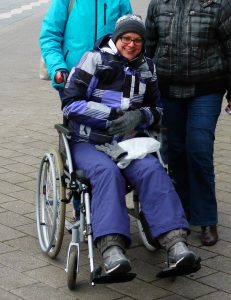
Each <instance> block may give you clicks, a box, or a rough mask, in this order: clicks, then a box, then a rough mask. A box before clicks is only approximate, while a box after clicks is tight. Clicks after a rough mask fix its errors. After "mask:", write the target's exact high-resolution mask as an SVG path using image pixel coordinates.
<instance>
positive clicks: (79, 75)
mask: <svg viewBox="0 0 231 300" xmlns="http://www.w3.org/2000/svg"><path fill="white" fill-rule="evenodd" d="M98 58H99V56H98V53H94V52H87V53H86V54H85V55H84V56H83V57H82V59H81V60H80V62H79V64H78V65H77V67H76V68H74V69H73V70H72V72H71V74H70V76H69V78H68V81H67V83H66V86H65V89H64V96H63V98H62V109H63V114H64V116H65V117H66V118H67V119H74V120H75V121H77V122H78V123H81V124H84V125H86V126H90V127H92V128H95V129H105V128H107V122H108V121H109V120H113V119H114V118H116V116H117V113H116V111H115V110H114V109H112V108H110V107H109V106H107V105H105V104H102V103H98V102H95V101H92V100H91V99H92V98H91V97H92V95H91V94H92V91H93V90H94V88H95V87H96V85H97V83H98V78H96V77H95V75H94V73H95V70H96V66H97V60H98Z"/></svg>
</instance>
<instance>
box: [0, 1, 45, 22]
mask: <svg viewBox="0 0 231 300" xmlns="http://www.w3.org/2000/svg"><path fill="white" fill-rule="evenodd" d="M48 2H50V0H38V1H37V2H31V3H29V4H27V5H22V6H21V7H19V8H14V9H12V10H11V11H9V12H6V13H2V14H0V20H5V19H9V18H11V17H13V16H14V15H19V14H21V13H23V12H24V11H26V10H31V9H33V7H35V6H40V5H42V4H46V3H48Z"/></svg>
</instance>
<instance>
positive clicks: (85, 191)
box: [36, 122, 178, 290]
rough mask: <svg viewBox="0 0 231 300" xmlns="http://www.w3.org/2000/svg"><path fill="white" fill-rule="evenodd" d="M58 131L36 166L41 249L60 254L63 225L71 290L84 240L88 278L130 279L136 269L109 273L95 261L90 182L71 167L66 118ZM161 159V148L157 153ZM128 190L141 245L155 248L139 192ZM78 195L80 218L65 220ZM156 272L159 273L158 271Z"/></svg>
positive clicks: (171, 272)
mask: <svg viewBox="0 0 231 300" xmlns="http://www.w3.org/2000/svg"><path fill="white" fill-rule="evenodd" d="M55 129H56V130H57V132H58V138H59V144H58V148H57V149H56V148H54V149H51V150H50V151H48V152H47V153H45V154H44V156H43V158H42V160H41V163H40V168H39V173H38V179H37V190H36V221H37V233H38V239H39V244H40V248H41V250H42V252H43V253H44V254H46V255H48V256H49V257H50V258H53V259H54V258H56V256H57V255H58V254H59V252H60V249H61V246H62V241H63V237H64V230H65V228H66V229H67V230H68V231H69V232H71V241H70V243H69V247H68V252H67V259H66V267H65V271H66V273H67V285H68V288H69V289H70V290H73V289H75V288H76V284H77V275H78V272H79V260H80V243H81V242H87V244H88V258H89V265H90V282H91V285H92V286H94V285H95V284H96V283H111V282H124V281H130V280H132V279H134V278H135V277H136V274H135V273H127V274H124V275H121V274H120V275H108V274H106V273H104V272H103V269H102V268H101V267H100V266H95V263H94V243H93V237H92V226H91V208H90V204H91V203H90V202H91V185H90V182H89V180H88V179H87V178H86V177H85V176H84V173H83V171H81V170H74V169H73V165H72V159H71V153H70V149H69V143H68V140H69V139H70V138H71V132H70V131H69V130H68V128H67V126H66V125H65V122H64V123H63V124H56V125H55ZM156 155H157V157H158V159H159V160H160V162H161V163H162V164H163V165H164V162H163V161H162V158H161V155H160V152H159V151H157V153H156ZM127 191H128V192H131V191H132V192H133V206H134V207H132V208H128V213H129V214H130V215H131V216H133V217H135V219H136V221H137V225H138V232H139V235H140V237H141V240H142V242H143V244H144V246H145V247H146V248H147V249H148V250H149V251H154V250H155V249H156V248H159V247H160V245H159V244H158V242H157V241H153V239H152V237H151V235H150V233H149V228H148V226H147V223H146V220H145V218H144V215H143V214H142V211H141V210H140V205H139V200H138V196H137V193H136V191H135V190H132V187H130V186H129V185H128V186H127ZM75 196H78V198H80V199H81V200H80V218H79V220H77V221H73V220H72V222H70V221H68V220H67V204H69V203H72V204H73V198H74V197H75ZM172 275H173V276H174V275H178V274H174V270H169V269H166V270H163V271H161V272H160V274H159V277H168V276H172ZM157 276H158V274H157Z"/></svg>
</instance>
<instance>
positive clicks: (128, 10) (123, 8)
mask: <svg viewBox="0 0 231 300" xmlns="http://www.w3.org/2000/svg"><path fill="white" fill-rule="evenodd" d="M128 14H132V7H131V3H130V1H129V0H120V17H122V16H123V15H128Z"/></svg>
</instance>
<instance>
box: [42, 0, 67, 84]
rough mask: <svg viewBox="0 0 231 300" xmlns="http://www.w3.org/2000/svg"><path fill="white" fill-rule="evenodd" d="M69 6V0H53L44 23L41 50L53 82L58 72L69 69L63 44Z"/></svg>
mask: <svg viewBox="0 0 231 300" xmlns="http://www.w3.org/2000/svg"><path fill="white" fill-rule="evenodd" d="M68 6H69V0H62V1H60V0H52V1H51V5H50V7H49V9H48V11H47V13H46V15H45V17H44V19H43V22H42V27H41V32H40V48H41V52H42V56H43V58H44V60H45V63H46V65H48V72H49V75H50V78H51V79H52V80H53V79H54V75H55V72H56V71H57V70H60V69H67V66H66V63H65V60H64V57H63V53H62V43H63V32H64V30H65V25H66V21H67V18H68Z"/></svg>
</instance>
